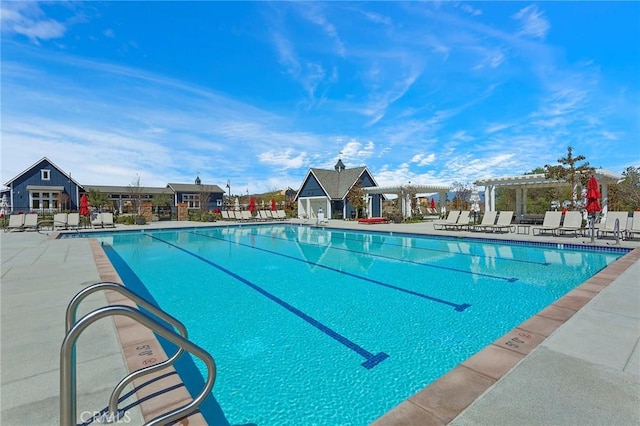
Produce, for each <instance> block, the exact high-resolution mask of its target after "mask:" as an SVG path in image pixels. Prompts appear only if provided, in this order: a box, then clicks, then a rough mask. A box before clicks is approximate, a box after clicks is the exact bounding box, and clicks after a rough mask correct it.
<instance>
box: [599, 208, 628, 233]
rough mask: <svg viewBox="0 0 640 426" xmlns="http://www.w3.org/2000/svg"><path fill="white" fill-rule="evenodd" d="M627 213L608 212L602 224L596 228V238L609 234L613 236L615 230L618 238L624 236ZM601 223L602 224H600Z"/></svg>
mask: <svg viewBox="0 0 640 426" xmlns="http://www.w3.org/2000/svg"><path fill="white" fill-rule="evenodd" d="M628 218H629V213H627V212H608V213H607V218H606V220H605V224H604V226H600V227H599V228H598V238H602V237H606V236H607V235H608V234H611V235H612V236H614V237H615V235H616V232H617V233H618V236H619V237H620V238H624V236H625V235H626V233H627V220H628ZM616 220H617V221H618V228H617V229H616ZM600 225H602V224H600Z"/></svg>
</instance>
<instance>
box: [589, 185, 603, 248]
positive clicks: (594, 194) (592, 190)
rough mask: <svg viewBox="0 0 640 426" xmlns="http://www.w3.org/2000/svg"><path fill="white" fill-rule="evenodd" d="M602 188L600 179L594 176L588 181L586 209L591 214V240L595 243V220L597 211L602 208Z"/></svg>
mask: <svg viewBox="0 0 640 426" xmlns="http://www.w3.org/2000/svg"><path fill="white" fill-rule="evenodd" d="M599 199H600V188H599V186H598V181H597V180H596V178H595V177H594V176H591V177H590V178H589V182H587V205H586V210H587V212H588V213H589V214H590V215H591V220H590V228H591V242H592V243H593V238H594V235H593V234H594V222H595V221H596V213H597V212H599V211H600V210H602V207H600V201H599Z"/></svg>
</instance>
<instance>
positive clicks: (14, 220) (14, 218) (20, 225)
mask: <svg viewBox="0 0 640 426" xmlns="http://www.w3.org/2000/svg"><path fill="white" fill-rule="evenodd" d="M12 230H13V231H24V213H20V214H12V215H11V216H9V224H8V225H7V227H6V228H4V232H8V231H12Z"/></svg>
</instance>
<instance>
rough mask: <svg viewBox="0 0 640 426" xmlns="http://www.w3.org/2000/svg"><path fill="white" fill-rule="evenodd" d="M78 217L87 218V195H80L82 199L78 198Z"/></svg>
mask: <svg viewBox="0 0 640 426" xmlns="http://www.w3.org/2000/svg"><path fill="white" fill-rule="evenodd" d="M80 215H81V216H89V200H87V194H82V197H80Z"/></svg>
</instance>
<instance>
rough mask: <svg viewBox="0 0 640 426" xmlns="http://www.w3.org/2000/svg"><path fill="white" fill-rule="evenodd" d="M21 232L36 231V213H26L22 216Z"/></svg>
mask: <svg viewBox="0 0 640 426" xmlns="http://www.w3.org/2000/svg"><path fill="white" fill-rule="evenodd" d="M22 229H23V230H25V231H26V230H27V229H31V230H33V231H37V230H38V214H37V213H28V214H26V215H25V216H24V225H23V226H22Z"/></svg>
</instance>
